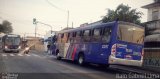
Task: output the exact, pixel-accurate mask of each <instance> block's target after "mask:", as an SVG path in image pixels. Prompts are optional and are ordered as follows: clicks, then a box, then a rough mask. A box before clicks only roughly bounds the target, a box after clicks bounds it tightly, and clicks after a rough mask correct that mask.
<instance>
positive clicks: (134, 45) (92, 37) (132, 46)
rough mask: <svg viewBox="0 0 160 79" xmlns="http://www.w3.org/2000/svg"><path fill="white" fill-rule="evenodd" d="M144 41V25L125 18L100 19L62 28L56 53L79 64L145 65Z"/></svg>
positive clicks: (59, 57) (57, 55)
mask: <svg viewBox="0 0 160 79" xmlns="http://www.w3.org/2000/svg"><path fill="white" fill-rule="evenodd" d="M143 41H144V28H143V27H142V26H139V25H136V24H133V23H129V22H123V21H113V22H108V23H99V24H95V25H87V26H85V27H79V28H75V29H70V30H64V31H60V32H59V33H58V36H57V43H56V49H55V53H54V55H55V56H56V58H57V59H61V58H63V59H67V60H72V61H77V62H78V63H79V64H80V65H84V64H86V63H95V64H99V65H102V66H107V67H108V66H109V65H110V64H117V65H132V66H142V60H143V47H144V43H143Z"/></svg>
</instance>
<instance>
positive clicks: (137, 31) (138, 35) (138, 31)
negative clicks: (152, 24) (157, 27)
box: [118, 24, 144, 44]
mask: <svg viewBox="0 0 160 79" xmlns="http://www.w3.org/2000/svg"><path fill="white" fill-rule="evenodd" d="M118 39H119V40H121V41H126V42H131V43H136V44H142V43H143V39H144V29H143V28H140V27H136V26H133V25H125V24H119V27H118Z"/></svg>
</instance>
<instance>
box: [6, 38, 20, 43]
mask: <svg viewBox="0 0 160 79" xmlns="http://www.w3.org/2000/svg"><path fill="white" fill-rule="evenodd" d="M6 44H7V45H19V44H20V38H18V37H7V38H6Z"/></svg>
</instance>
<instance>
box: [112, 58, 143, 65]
mask: <svg viewBox="0 0 160 79" xmlns="http://www.w3.org/2000/svg"><path fill="white" fill-rule="evenodd" d="M109 64H119V65H129V66H142V60H141V61H140V60H128V59H121V58H115V57H113V56H110V57H109Z"/></svg>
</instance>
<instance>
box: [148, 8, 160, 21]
mask: <svg viewBox="0 0 160 79" xmlns="http://www.w3.org/2000/svg"><path fill="white" fill-rule="evenodd" d="M155 10H158V11H159V16H158V19H160V6H159V7H153V8H149V9H148V18H147V21H152V12H153V11H155Z"/></svg>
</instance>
